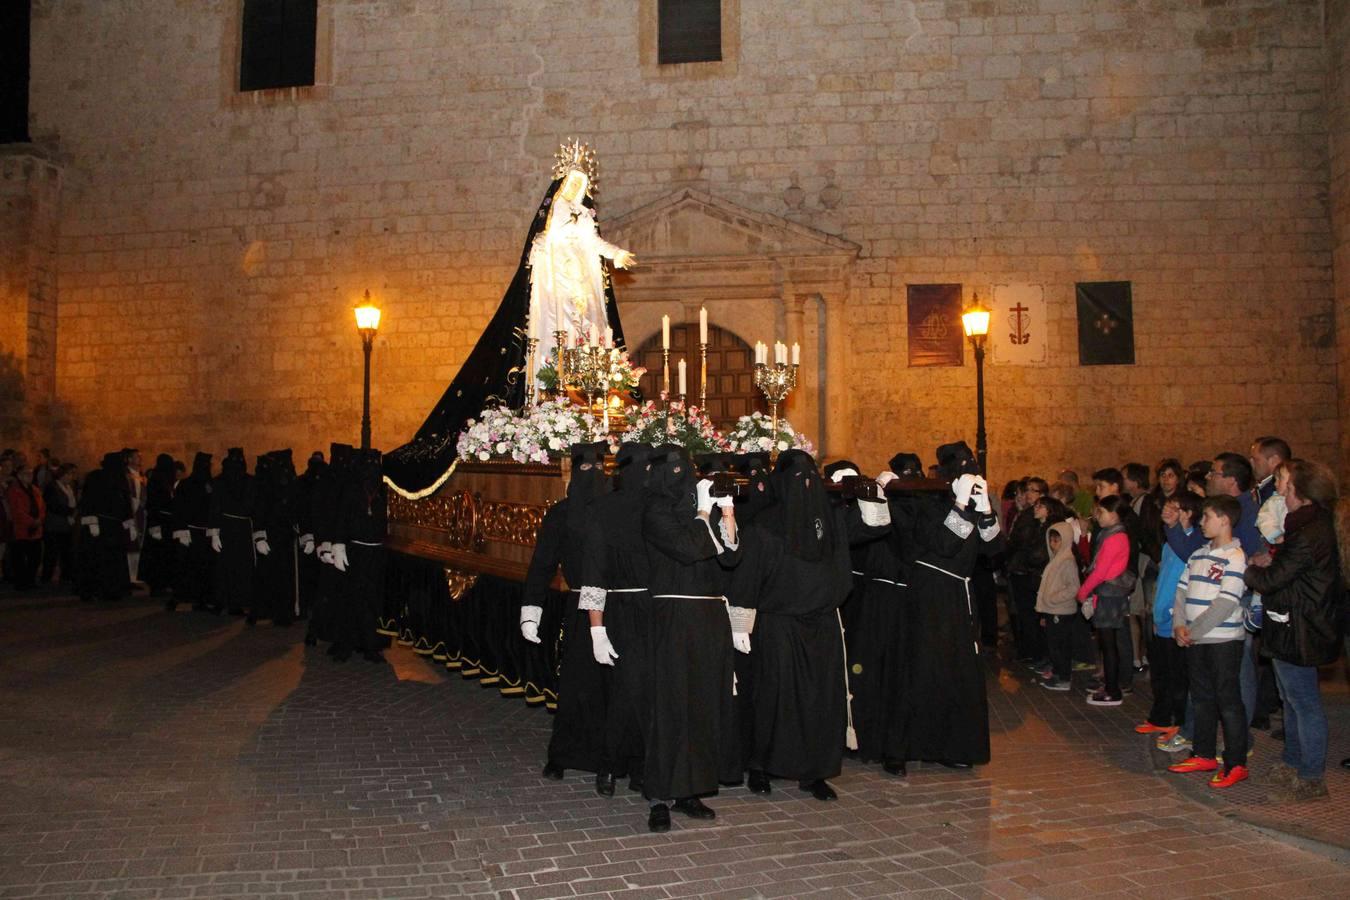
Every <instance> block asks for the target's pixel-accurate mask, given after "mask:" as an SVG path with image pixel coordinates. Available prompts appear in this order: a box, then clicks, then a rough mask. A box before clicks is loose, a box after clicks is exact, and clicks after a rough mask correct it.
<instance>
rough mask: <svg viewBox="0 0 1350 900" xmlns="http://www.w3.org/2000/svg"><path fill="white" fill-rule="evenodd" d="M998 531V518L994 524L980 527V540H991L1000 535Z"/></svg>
mask: <svg viewBox="0 0 1350 900" xmlns="http://www.w3.org/2000/svg"><path fill="white" fill-rule="evenodd" d="M998 532H999V524H998V519H995V520H994V521H993V523H992V524H990V525H983V526H981V527H980V540H982V541H984V542H986V543H988V542H989V541H992V540H993V539H994V538H996V537H998Z"/></svg>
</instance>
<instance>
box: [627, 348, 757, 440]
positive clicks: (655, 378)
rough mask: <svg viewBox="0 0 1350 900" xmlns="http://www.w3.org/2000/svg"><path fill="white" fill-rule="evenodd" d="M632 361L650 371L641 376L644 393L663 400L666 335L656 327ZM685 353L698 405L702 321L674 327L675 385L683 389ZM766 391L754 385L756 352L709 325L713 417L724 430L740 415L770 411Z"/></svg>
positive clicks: (691, 391) (672, 374) (692, 397)
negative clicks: (681, 374)
mask: <svg viewBox="0 0 1350 900" xmlns="http://www.w3.org/2000/svg"><path fill="white" fill-rule="evenodd" d="M632 358H633V362H634V363H635V364H636V365H639V366H642V367H643V368H645V369H646V370H647V374H646V375H644V376H643V378H642V385H641V386H642V396H643V397H644V398H646V399H648V400H657V401H659V400H660V399H661V334H660V332H657V333H656V334H654V335H652V337H651V339H650V340H648V341H646V342H645V343H644V344H643V345H642V346H641V347H638V348H637V351H636V352H634V353H633V354H632ZM681 358H683V359H684V361H685V365H686V367H687V368H688V381H689V396H688V397H687V398H686V400H687V401H688V402H689V404H690V405H691V406H697V405H698V377H699V355H698V325H671V326H670V390H671V393H672V395H673V394H674V393H675V392H676V391H678V390H679V386H680V385H679V376H678V375H677V374H676V372H677V364H678V362H679V360H680V359H681ZM767 408H768V407H767V406H765V404H764V395H762V394H761V393H760V392H759V389H758V388H756V387H755V351H754V348H753V347H751V346H750V345H749V344H747V343H746V342H745V341H743V340H741V339H740V338H738V337H737V336H736V335H734V334H732V333H731V332H730V331H724V330H723V329H721V328H718V327H717V326H716V325H709V326H708V410H707V412H708V416H709V417H710V418H711V419H712V420H713V424H714V425H716V426H717V427H718V429H720V430H722V431H729V430H730V429H731V428H732V427H733V426H734V425H735V424H736V419H737V418H739V417H740V416H745V415H749V414H750V413H751V412H754V411H755V410H757V409H758V410H766V409H767Z"/></svg>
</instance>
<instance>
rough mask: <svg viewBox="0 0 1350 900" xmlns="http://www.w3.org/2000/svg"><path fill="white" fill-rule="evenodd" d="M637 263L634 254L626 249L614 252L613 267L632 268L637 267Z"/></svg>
mask: <svg viewBox="0 0 1350 900" xmlns="http://www.w3.org/2000/svg"><path fill="white" fill-rule="evenodd" d="M637 264H638V262H637V257H636V256H634V255H633V254H632V253H629V252H628V251H627V250H620V251H619V252H618V253H616V254H614V266H615V268H618V269H634V268H637Z"/></svg>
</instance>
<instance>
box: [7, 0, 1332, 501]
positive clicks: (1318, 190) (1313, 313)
mask: <svg viewBox="0 0 1350 900" xmlns="http://www.w3.org/2000/svg"><path fill="white" fill-rule="evenodd" d="M239 2H240V0H205V2H200V3H192V4H182V3H179V4H166V3H162V2H157V0H127V2H122V3H117V4H107V3H103V2H100V0H59V2H58V0H35V4H34V8H35V13H34V23H33V33H34V38H33V40H34V52H33V60H34V71H33V82H32V108H33V127H32V132H33V135H34V139H35V140H36V141H38V142H40V143H41V144H42V145H43V146H46V147H49V148H52V150H53V151H54V152H57V153H59V154H60V158H61V159H62V160H63V162H64V164H65V166H66V176H65V179H66V181H65V190H64V194H63V212H62V217H61V223H60V225H61V237H60V248H59V256H58V263H59V266H58V268H59V279H60V281H59V284H60V324H59V335H60V340H59V342H58V345H57V352H56V361H57V381H56V393H57V397H58V399H59V401H60V405H61V409H62V414H63V416H64V418H63V423H64V424H63V428H62V431H61V435H60V437H59V439H58V440H59V442H60V443H63V444H64V445H65V446H67V447H69V448H70V449H71V450H72V451H76V452H78V453H79V454H82V455H83V456H84V457H85V458H87V459H93V458H94V454H95V453H96V451H98V450H100V449H101V448H104V447H109V446H114V447H115V446H122V445H124V444H127V443H135V444H138V445H139V446H141V447H143V448H146V449H149V450H160V449H167V450H169V451H171V452H175V453H178V452H186V451H189V450H192V449H196V448H198V447H204V448H206V449H210V450H214V451H216V452H220V451H221V450H222V449H223V448H224V447H225V446H228V445H231V444H235V443H242V444H243V445H244V446H245V447H246V448H247V449H248V450H249V451H250V454H252V453H253V452H256V451H259V450H264V449H268V448H271V447H276V446H288V445H290V446H294V447H295V448H296V451H297V455H298V456H303V454H304V453H305V452H307V451H308V450H309V449H312V448H313V447H315V446H322V445H325V444H326V443H327V441H328V440H329V439H332V438H338V439H347V440H351V439H354V438H355V437H356V435H357V431H358V426H359V416H360V378H361V369H360V360H361V356H360V344H359V341H358V339H357V336H356V333H355V329H354V326H353V323H352V320H351V308H352V307H353V306H354V305H355V303H356V302H357V300H358V298H359V297H360V295H361V293H362V291H363V290H365V289H367V288H369V289H370V290H371V291H372V292H373V293H374V294H375V295H376V296H377V297H378V298H379V300H380V301H381V303H382V305H383V307H384V309H385V313H386V324H385V325H384V326H383V327H382V329H381V334H380V337H379V339H378V342H377V345H376V350H375V369H374V384H375V388H374V405H375V442H376V444H377V445H379V446H382V447H385V448H390V447H392V446H395V445H397V444H399V443H401V442H402V441H403V440H405V439H406V438H407V437H409V436H410V435H411V434H412V432H413V431H414V430H415V429H416V428H417V426H418V425H419V424H420V422H421V420H422V418H423V417H424V415H425V413H426V412H427V410H428V409H429V408H430V406H431V405H432V404H433V403H434V402H435V400H436V399H437V398H438V397H439V395H440V393H441V391H442V390H443V389H444V386H445V385H446V383H448V381H449V379H450V378H451V376H452V375H453V374H454V372H455V371H456V370H457V369H458V366H459V364H460V363H461V361H462V360H463V359H464V358H465V356H466V355H467V353H468V351H469V349H470V348H471V347H472V344H473V341H474V340H475V339H476V337H477V335H478V333H479V331H480V330H481V328H482V326H483V325H484V324H485V323H486V322H487V320H488V317H489V316H490V314H491V312H492V311H493V309H494V308H495V306H496V303H497V301H498V299H499V297H500V295H501V292H502V290H503V289H504V287H505V286H506V284H507V282H508V281H509V279H510V277H511V275H512V273H513V272H514V270H515V267H516V265H517V263H518V261H519V258H520V253H521V242H522V240H523V237H524V234H525V229H526V225H527V220H528V218H529V216H531V215H532V214H533V211H534V209H535V207H536V206H537V204H538V202H539V198H540V194H541V192H542V190H543V189H544V187H545V186H546V184H547V182H548V169H549V166H550V165H551V154H552V151H553V149H554V148H555V147H556V145H557V144H558V142H559V141H560V140H561V139H562V138H564V137H566V136H569V135H577V136H581V137H583V138H584V139H587V140H589V141H590V142H591V144H592V145H593V146H594V147H595V148H596V151H597V153H598V155H599V158H600V162H601V168H602V172H601V183H600V194H599V205H600V215H601V221H602V226H603V222H604V220H605V218H607V217H617V216H619V215H622V214H624V213H627V212H629V211H631V210H634V209H637V208H639V207H641V206H642V205H644V204H646V203H649V202H651V201H653V200H655V199H658V198H660V197H662V196H664V195H666V194H669V193H670V192H672V191H673V190H676V189H677V188H679V187H682V186H693V187H696V188H698V189H699V190H702V191H705V192H706V193H708V194H710V195H712V196H716V197H721V198H725V199H726V200H728V201H730V202H732V203H735V204H737V205H740V206H742V207H746V208H749V209H754V210H761V211H763V212H766V213H771V214H774V215H779V216H784V217H786V218H788V219H791V220H793V221H796V222H799V223H801V224H803V225H808V226H810V227H812V228H815V229H818V230H821V231H825V232H828V233H830V234H834V235H838V236H840V237H842V238H845V239H847V240H849V241H852V242H854V243H857V244H859V245H861V247H862V251H861V254H860V258H859V259H858V260H857V262H856V264H855V266H854V271H853V272H852V275H851V280H850V284H851V290H850V293H849V296H848V303H847V314H846V316H845V317H844V321H845V322H846V323H847V327H848V329H849V334H848V336H847V341H846V342H845V343H844V346H847V347H848V348H849V350H850V354H849V377H850V382H851V385H852V390H853V396H854V401H853V403H852V406H851V413H850V418H851V425H852V445H853V450H852V452H851V454H850V455H851V456H853V458H854V459H856V460H858V461H859V462H860V463H862V464H863V465H864V466H867V467H869V468H875V467H876V466H878V465H880V464H881V463H882V462H883V461H884V460H885V459H887V458H889V457H890V455H891V454H892V453H893V452H895V451H896V450H899V449H914V450H917V451H919V452H920V453H921V454H923V455H924V456H925V458H931V455H932V449H933V447H934V446H935V445H936V444H937V443H939V442H941V441H944V440H949V439H952V438H956V437H965V438H967V439H968V440H970V441H971V442H972V443H973V440H974V434H973V432H974V412H973V403H974V373H973V371H972V363H971V361H970V359H969V354H968V358H967V364H966V366H965V367H964V368H949V369H909V368H907V367H906V366H905V364H904V360H905V359H906V345H905V334H906V322H905V309H904V298H905V284H906V283H909V282H932V281H943V282H945V281H960V282H962V283H963V284H965V285H966V286H967V287H966V290H967V295H969V294H970V292H971V291H973V290H974V289H979V290H980V292H981V294H982V295H986V291H987V290H988V289H989V288H990V286H992V285H993V284H1000V283H1012V282H1028V283H1033V284H1039V285H1043V286H1044V293H1045V297H1046V299H1047V305H1048V309H1049V316H1050V322H1049V326H1050V328H1051V334H1050V340H1049V353H1048V361H1047V363H1046V364H1045V365H1043V366H1036V367H1004V366H999V365H995V366H993V367H992V368H991V369H990V371H989V378H988V396H989V401H990V422H989V428H990V434H991V459H992V462H993V466H992V472H991V475H992V476H993V477H994V478H996V479H1002V478H1006V477H1011V476H1014V475H1017V474H1023V473H1026V472H1028V471H1032V470H1037V471H1041V472H1044V473H1049V472H1051V471H1052V470H1054V469H1057V468H1059V467H1061V466H1064V465H1072V466H1075V467H1078V468H1080V469H1088V468H1091V467H1095V466H1099V465H1106V464H1115V463H1119V462H1123V461H1124V460H1125V459H1127V458H1130V459H1140V460H1143V461H1146V462H1153V461H1155V460H1156V459H1158V458H1159V457H1161V456H1163V455H1170V454H1177V455H1180V456H1182V457H1183V458H1185V459H1187V460H1189V459H1194V458H1199V457H1203V456H1208V455H1210V454H1212V453H1213V452H1215V451H1216V450H1218V449H1222V448H1244V447H1245V446H1246V444H1247V442H1248V441H1249V440H1250V438H1251V437H1252V436H1253V435H1255V434H1258V433H1264V432H1274V433H1279V434H1282V435H1284V436H1286V437H1287V438H1288V439H1289V440H1290V441H1291V443H1292V444H1293V445H1294V448H1295V450H1296V451H1297V452H1299V453H1306V454H1310V455H1317V456H1323V457H1329V456H1331V455H1332V454H1333V453H1334V452H1335V451H1336V449H1337V448H1338V446H1339V441H1340V440H1341V438H1340V432H1339V429H1338V424H1337V420H1338V416H1337V411H1336V409H1337V380H1336V364H1337V358H1338V351H1337V348H1336V342H1335V340H1334V338H1333V328H1332V324H1331V323H1332V309H1333V306H1332V301H1333V278H1332V240H1333V239H1332V231H1331V226H1330V220H1329V216H1328V198H1327V184H1328V178H1329V162H1328V155H1329V150H1328V146H1329V141H1328V134H1329V132H1328V109H1329V104H1328V96H1327V92H1328V86H1329V82H1328V79H1327V77H1326V63H1327V43H1326V41H1327V39H1326V38H1325V36H1324V31H1323V29H1324V21H1323V10H1322V4H1321V2H1320V0H1228V2H1213V0H1206V2H1204V3H1197V2H1190V0H1186V2H1183V0H1145V2H1139V0H1101V2H1095V3H1091V4H1084V3H1082V2H1079V0H921V2H905V0H801V2H795V3H791V4H785V3H779V2H776V0H772V2H771V0H739V2H738V3H736V4H735V10H736V13H737V15H738V17H739V28H738V29H737V33H736V36H735V41H734V44H733V45H732V46H729V47H728V48H727V50H728V54H729V56H731V57H732V59H730V60H729V61H728V62H727V63H726V64H723V65H720V66H719V67H718V68H717V70H716V71H705V72H700V71H699V70H698V68H697V67H692V68H691V67H680V68H679V70H678V71H676V70H671V71H666V70H661V69H659V68H657V67H653V66H651V65H647V66H644V65H643V59H644V58H646V57H644V53H643V50H644V46H645V44H644V41H650V40H651V39H652V35H651V33H650V29H649V28H647V29H644V28H643V27H642V23H641V22H640V21H639V19H640V18H641V16H642V12H643V10H642V8H641V7H642V5H641V4H633V3H631V2H627V0H589V2H585V3H580V4H554V3H539V2H537V0H499V2H491V3H488V2H473V3H445V2H441V0H346V2H342V0H320V17H321V31H322V34H321V36H320V37H321V40H320V55H321V56H322V58H321V59H320V65H319V72H320V80H321V82H322V83H321V84H320V85H318V86H316V87H315V88H313V89H308V90H303V91H298V92H280V93H279V94H266V95H258V96H253V95H248V96H240V95H238V94H236V93H234V92H233V91H232V90H231V81H232V78H233V66H234V65H235V62H236V59H235V53H236V52H237V51H236V49H235V48H236V47H237V39H236V30H237V28H238V15H239ZM1341 5H1342V6H1343V4H1341ZM1332 20H1334V21H1340V20H1339V19H1335V17H1334V16H1329V17H1328V21H1332ZM647 49H648V50H649V49H650V48H647ZM649 55H650V54H648V56H649ZM1342 84H1343V82H1342ZM292 94H294V95H292ZM1341 172H1342V173H1343V172H1344V166H1343V164H1342V167H1341ZM1343 246H1344V238H1342V247H1343ZM633 249H634V250H635V251H636V252H637V254H638V256H639V258H641V256H642V253H643V248H642V247H634V248H633ZM1342 252H1343V251H1342ZM640 277H641V272H640V270H639V272H637V273H635V274H634V278H635V279H640ZM1116 279H1127V280H1130V281H1132V282H1133V284H1134V303H1135V317H1136V322H1135V328H1136V343H1137V347H1138V352H1137V364H1136V365H1134V366H1128V367H1095V368H1080V367H1079V366H1078V365H1077V353H1076V324H1075V311H1074V305H1073V303H1074V301H1073V285H1074V282H1076V281H1085V280H1092V281H1097V280H1116ZM1342 296H1344V289H1343V288H1342ZM620 302H621V304H622V293H621V294H620ZM645 337H646V335H642V334H631V335H629V338H630V340H631V341H632V342H633V343H634V344H636V343H639V342H640V341H641V340H642V339H643V338H645ZM1339 343H1340V347H1341V349H1340V351H1339V356H1340V359H1341V360H1342V362H1344V360H1345V354H1346V352H1347V350H1346V348H1347V347H1350V341H1347V340H1346V339H1345V332H1344V326H1343V328H1342V339H1341V341H1340V342H1339ZM1342 410H1344V407H1342Z"/></svg>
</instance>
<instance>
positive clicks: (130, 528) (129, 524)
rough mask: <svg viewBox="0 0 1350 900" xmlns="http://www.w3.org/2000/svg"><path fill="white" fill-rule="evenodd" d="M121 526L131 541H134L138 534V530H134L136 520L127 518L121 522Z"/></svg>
mask: <svg viewBox="0 0 1350 900" xmlns="http://www.w3.org/2000/svg"><path fill="white" fill-rule="evenodd" d="M122 527H123V528H125V529H126V530H127V536H128V537H129V538H131V540H132V541H133V542H135V540H136V538H137V537H138V536H139V535H140V532H138V531H137V530H136V520H135V519H127V520H126V521H125V522H123V523H122Z"/></svg>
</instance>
